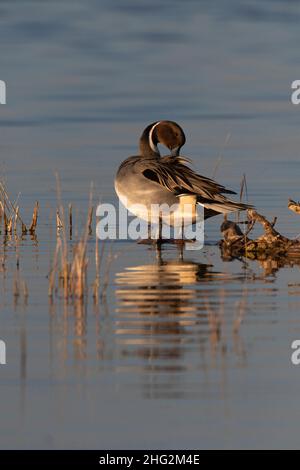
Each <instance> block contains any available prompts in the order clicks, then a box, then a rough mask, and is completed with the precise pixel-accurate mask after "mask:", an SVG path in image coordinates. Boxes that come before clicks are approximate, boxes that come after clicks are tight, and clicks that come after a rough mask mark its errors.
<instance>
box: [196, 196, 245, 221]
mask: <svg viewBox="0 0 300 470" xmlns="http://www.w3.org/2000/svg"><path fill="white" fill-rule="evenodd" d="M198 204H200V205H201V206H203V207H204V214H205V219H208V218H209V217H213V216H214V215H218V214H228V213H229V212H238V211H245V210H247V209H253V206H252V205H251V204H245V203H243V202H235V201H231V200H230V199H228V198H226V197H225V196H221V195H220V196H219V197H218V199H214V200H203V199H202V200H198Z"/></svg>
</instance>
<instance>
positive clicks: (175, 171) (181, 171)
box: [140, 156, 236, 199]
mask: <svg viewBox="0 0 300 470" xmlns="http://www.w3.org/2000/svg"><path fill="white" fill-rule="evenodd" d="M187 163H190V160H189V159H188V158H185V157H181V156H179V157H169V156H167V157H162V158H160V159H151V160H149V159H147V160H146V159H145V160H142V161H141V162H140V164H141V169H140V171H141V172H142V173H143V175H144V176H145V177H146V178H147V179H149V180H151V181H154V182H156V183H158V184H160V185H161V186H163V187H164V188H167V189H168V190H169V191H171V192H172V193H174V194H176V195H180V194H195V195H197V196H201V197H204V198H208V199H213V198H214V196H216V195H220V194H236V193H235V192H234V191H230V190H229V189H226V188H225V187H224V186H222V185H221V184H219V183H217V182H216V181H214V180H212V179H210V178H207V177H206V176H202V175H198V174H197V173H196V172H195V171H194V170H192V169H191V168H190V167H188V166H187Z"/></svg>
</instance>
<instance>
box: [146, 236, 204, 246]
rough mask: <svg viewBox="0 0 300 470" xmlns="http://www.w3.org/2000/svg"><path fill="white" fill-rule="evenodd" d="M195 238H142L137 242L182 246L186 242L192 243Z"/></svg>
mask: <svg viewBox="0 0 300 470" xmlns="http://www.w3.org/2000/svg"><path fill="white" fill-rule="evenodd" d="M195 241H196V239H195V238H194V239H191V240H190V239H188V240H185V239H181V238H157V239H153V238H143V239H141V240H138V244H140V245H163V244H171V245H178V246H184V245H185V244H186V243H193V242H195Z"/></svg>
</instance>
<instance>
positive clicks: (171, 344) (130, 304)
mask: <svg viewBox="0 0 300 470" xmlns="http://www.w3.org/2000/svg"><path fill="white" fill-rule="evenodd" d="M231 280H232V278H231V276H230V275H227V274H223V273H219V272H215V271H213V270H212V266H211V265H208V264H203V263H198V262H195V261H191V260H183V259H179V260H168V261H164V260H163V259H162V257H161V253H160V254H159V257H158V260H157V263H155V264H149V265H140V266H135V267H128V268H126V269H125V270H124V271H122V272H119V273H117V274H116V281H115V282H116V298H117V307H116V316H117V319H116V324H115V326H116V329H115V338H116V342H117V345H118V346H119V347H120V356H121V357H123V361H121V357H120V360H119V371H133V370H134V371H137V372H138V371H144V372H145V371H147V372H153V373H157V372H166V373H168V372H173V373H179V374H181V375H182V376H184V375H185V376H186V378H187V377H188V376H189V373H190V372H193V371H194V372H195V371H196V370H207V368H208V367H210V366H211V365H213V363H215V364H216V360H217V356H218V353H220V354H219V356H224V355H226V350H227V348H226V345H225V344H224V339H225V337H226V335H224V334H223V333H224V328H225V320H224V305H225V302H226V301H227V300H230V299H227V297H226V296H228V293H227V294H226V290H225V289H224V283H226V282H230V281H231ZM241 297H243V295H242V290H241ZM227 310H228V305H227ZM230 310H231V312H233V311H234V314H233V316H232V318H228V320H229V321H230V328H231V332H232V335H231V339H232V342H233V348H234V349H235V350H236V352H237V354H238V355H241V356H244V349H243V347H241V342H240V341H239V327H240V324H241V322H242V318H243V316H242V315H241V309H240V308H238V309H236V308H230ZM242 310H243V309H242ZM226 318H227V311H226ZM222 362H224V361H222ZM194 372H193V374H192V376H191V377H190V378H191V380H197V379H196V377H197V374H195V373H194ZM150 375H151V374H150ZM175 375H176V374H175ZM166 377H167V375H164V380H167V379H166ZM169 378H170V380H171V381H172V380H174V375H173V378H172V379H171V376H170V374H169ZM186 378H185V379H186ZM198 379H199V377H198ZM156 380H158V383H156V386H159V382H160V381H159V379H158V375H157V374H156ZM169 385H170V384H169V383H168V384H166V383H165V382H164V383H160V387H168V386H169ZM177 385H178V383H177ZM147 387H148V384H147V386H146V388H147ZM151 389H152V391H153V387H152V388H151ZM147 390H148V392H147V393H150V391H149V387H148V388H147ZM160 391H161V389H160ZM169 393H170V389H169V391H168V395H169Z"/></svg>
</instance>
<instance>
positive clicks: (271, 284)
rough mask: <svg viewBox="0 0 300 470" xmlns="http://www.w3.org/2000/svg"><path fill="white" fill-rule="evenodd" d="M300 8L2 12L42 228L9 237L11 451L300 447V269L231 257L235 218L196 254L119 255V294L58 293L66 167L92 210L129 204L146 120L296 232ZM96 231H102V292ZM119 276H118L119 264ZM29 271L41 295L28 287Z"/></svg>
mask: <svg viewBox="0 0 300 470" xmlns="http://www.w3.org/2000/svg"><path fill="white" fill-rule="evenodd" d="M299 20H300V5H298V3H297V2H294V1H279V0H264V1H262V0H261V1H255V0H252V1H245V2H239V1H237V0H230V1H227V2H224V1H221V0H220V1H217V2H209V1H197V2H196V1H193V0H187V1H185V2H180V1H177V0H172V1H171V0H170V1H168V0H164V1H163V2H161V1H159V0H152V1H151V2H150V1H144V2H141V1H139V0H115V1H113V2H112V1H108V0H107V1H105V0H101V1H96V0H87V1H85V2H82V1H78V0H72V1H71V0H69V1H67V0H62V1H59V2H58V1H51V2H50V1H48V2H36V1H28V0H22V1H20V0H15V1H14V2H11V1H5V0H3V1H2V2H1V7H0V57H1V59H0V64H1V66H0V79H2V80H5V81H6V83H7V102H8V104H7V105H6V106H1V107H0V132H1V139H0V150H1V153H0V163H1V167H0V169H1V174H2V175H3V176H4V177H5V180H6V183H7V187H8V188H9V192H10V194H11V197H12V199H14V198H16V197H17V195H18V194H19V193H20V206H21V208H22V214H23V217H24V218H25V219H26V220H29V219H30V216H31V211H32V208H33V205H34V202H35V201H36V200H38V201H39V202H40V220H39V226H38V233H37V240H36V241H33V240H31V239H30V237H26V238H25V239H24V240H23V241H21V242H20V246H19V248H18V250H19V253H20V272H19V274H18V272H17V270H16V256H17V253H18V250H17V248H16V245H15V243H14V242H13V241H8V243H6V244H5V245H2V248H1V249H0V258H1V269H0V292H1V296H0V338H1V339H3V340H5V341H6V344H7V360H8V364H7V366H5V367H4V366H3V367H2V366H1V368H0V385H1V387H0V393H1V400H0V414H1V422H0V447H1V448H149V449H150V448H199V449H203V448H204V449H205V448H263V447H284V448H288V447H295V446H297V445H298V432H299V418H300V412H299V411H298V410H299V406H298V400H299V398H298V395H299V394H298V389H299V374H300V370H298V369H297V367H295V366H292V365H291V362H290V355H291V349H290V344H291V342H292V341H293V340H294V339H297V338H298V337H299V335H300V323H299V306H300V288H299V282H300V281H299V265H298V266H297V265H295V266H294V267H293V266H289V267H283V268H281V269H279V268H278V266H276V265H275V264H274V263H271V262H267V261H266V262H260V263H259V262H250V261H249V262H247V263H246V262H245V261H237V260H236V261H233V262H228V261H223V260H222V259H221V256H220V252H219V249H218V247H217V246H215V245H213V243H214V242H216V241H217V240H218V239H219V238H220V234H219V226H220V224H221V222H222V220H221V219H220V218H216V219H215V220H211V221H209V222H208V223H207V224H206V239H207V245H206V246H205V248H204V250H202V251H201V252H197V253H191V252H187V253H185V255H184V259H183V260H180V258H179V256H178V253H177V251H176V249H174V248H172V247H167V248H165V250H163V252H162V257H161V258H160V257H159V256H158V255H157V253H156V252H155V250H152V249H150V248H149V247H147V246H141V245H137V244H135V243H134V242H133V243H130V242H116V243H115V244H113V245H112V247H111V255H109V247H108V246H107V247H106V250H105V252H106V258H105V259H106V261H107V259H108V258H109V256H110V257H114V259H113V260H111V261H110V262H109V263H108V264H109V269H108V268H107V269H106V268H105V263H103V272H102V278H101V279H102V283H103V282H104V280H105V279H108V287H107V297H106V300H105V299H104V300H103V302H102V303H101V304H100V305H98V306H94V305H93V301H92V297H91V295H90V296H89V301H88V302H87V304H86V305H84V306H81V307H80V308H79V307H78V305H77V306H75V307H74V306H72V305H64V302H63V300H62V299H59V298H56V299H55V302H54V305H49V302H48V296H47V290H48V279H47V275H48V273H49V267H50V264H51V259H52V255H53V251H54V247H55V242H56V236H55V227H54V221H53V214H54V213H55V208H56V189H55V176H54V173H55V172H56V171H57V172H58V173H59V174H60V178H61V183H62V188H63V200H64V201H65V202H66V203H69V202H72V204H73V206H74V207H75V208H76V210H78V215H77V218H78V220H82V219H83V217H84V215H83V214H84V211H86V207H87V205H88V197H89V188H90V183H91V181H93V183H94V197H95V200H96V201H98V200H100V199H101V200H102V201H105V202H116V196H115V193H114V189H113V179H114V175H115V172H116V169H117V168H118V165H119V164H120V162H121V161H122V160H123V159H125V158H126V157H127V156H128V155H132V154H135V153H136V151H137V145H138V138H139V135H140V134H141V132H142V130H143V129H144V127H145V126H146V125H147V124H148V123H150V122H152V121H155V120H160V119H171V120H175V121H178V122H179V123H180V124H181V125H182V127H183V128H184V130H185V132H186V136H187V143H186V146H185V155H188V156H190V157H191V158H193V160H194V163H195V167H196V168H197V170H198V171H199V172H201V173H203V174H205V175H207V176H212V175H213V172H214V168H215V166H216V163H217V161H218V159H220V164H219V166H218V169H217V172H216V174H215V178H216V179H218V180H219V181H220V182H221V183H222V184H225V185H227V186H228V187H230V188H232V189H236V190H237V191H238V190H239V186H240V181H241V177H242V175H243V174H244V173H245V174H246V175H247V183H248V199H249V201H251V202H252V203H253V204H255V205H256V206H257V208H258V210H259V211H260V212H262V213H263V214H265V215H266V216H267V217H270V219H272V218H273V217H274V216H275V215H276V216H278V222H277V227H278V229H279V230H280V231H282V232H283V233H285V234H286V235H288V236H290V237H293V236H297V235H298V234H299V233H300V223H299V222H300V219H299V217H297V216H296V215H295V214H293V213H291V212H289V211H288V210H287V200H288V198H289V197H292V198H294V199H300V195H299V168H298V167H299V130H298V129H299V122H300V121H299V119H300V110H299V109H298V108H297V107H296V106H293V105H292V104H291V102H290V95H291V89H290V86H291V82H292V81H293V80H296V79H299V50H298V42H299V41H298V40H299ZM93 249H94V241H93V237H91V238H90V240H89V256H90V270H89V283H90V287H91V284H92V282H93V275H94V272H93V266H92V265H93ZM105 270H106V271H105ZM18 276H19V277H20V278H21V281H23V280H25V281H26V283H27V285H28V291H29V296H28V299H27V301H26V299H24V298H23V296H22V295H21V296H20V297H16V296H14V283H15V281H16V279H18Z"/></svg>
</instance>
